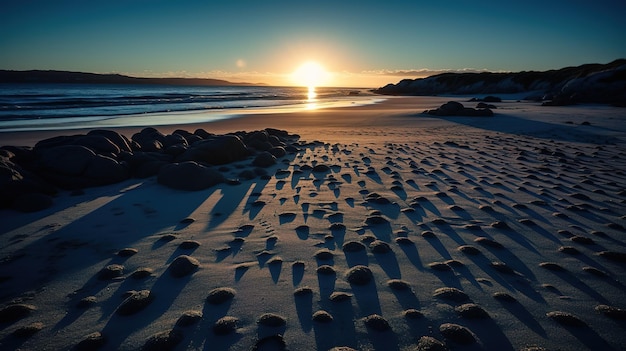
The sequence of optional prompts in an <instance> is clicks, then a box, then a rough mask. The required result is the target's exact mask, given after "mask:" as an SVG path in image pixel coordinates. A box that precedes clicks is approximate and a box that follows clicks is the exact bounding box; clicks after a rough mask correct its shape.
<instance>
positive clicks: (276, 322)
mask: <svg viewBox="0 0 626 351" xmlns="http://www.w3.org/2000/svg"><path fill="white" fill-rule="evenodd" d="M256 322H257V324H260V325H264V326H267V327H282V326H284V325H285V324H287V320H286V319H285V317H283V316H280V315H278V314H274V313H265V314H263V315H261V316H260V317H259V319H257V321H256Z"/></svg>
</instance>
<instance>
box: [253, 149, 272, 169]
mask: <svg viewBox="0 0 626 351" xmlns="http://www.w3.org/2000/svg"><path fill="white" fill-rule="evenodd" d="M275 164H276V157H274V155H272V154H271V153H270V152H268V151H264V152H261V153H260V154H258V155H257V156H256V157H255V158H254V161H252V165H253V166H255V167H270V166H273V165H275Z"/></svg>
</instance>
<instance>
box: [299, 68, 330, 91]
mask: <svg viewBox="0 0 626 351" xmlns="http://www.w3.org/2000/svg"><path fill="white" fill-rule="evenodd" d="M329 77H330V74H329V73H328V72H327V71H326V69H324V67H322V65H320V64H319V63H317V62H314V61H308V62H305V63H303V64H302V65H300V67H298V69H296V70H295V71H294V72H293V73H292V74H291V80H292V81H293V83H294V84H296V85H298V86H303V87H307V88H309V92H310V91H311V88H315V87H318V86H321V85H323V84H325V83H326V82H327V80H328V79H329Z"/></svg>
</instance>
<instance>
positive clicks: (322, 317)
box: [313, 310, 333, 323]
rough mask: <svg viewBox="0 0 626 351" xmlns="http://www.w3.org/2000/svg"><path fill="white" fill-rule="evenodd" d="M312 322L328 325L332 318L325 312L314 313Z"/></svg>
mask: <svg viewBox="0 0 626 351" xmlns="http://www.w3.org/2000/svg"><path fill="white" fill-rule="evenodd" d="M313 321H314V322H317V323H330V322H332V321H333V316H331V315H330V313H328V312H326V311H322V310H320V311H316V312H315V313H313Z"/></svg>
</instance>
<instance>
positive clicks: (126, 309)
mask: <svg viewBox="0 0 626 351" xmlns="http://www.w3.org/2000/svg"><path fill="white" fill-rule="evenodd" d="M153 300H154V295H153V294H152V293H151V292H150V290H140V291H135V292H133V293H132V294H131V295H130V296H128V297H127V298H126V300H124V302H122V303H121V304H120V305H119V307H118V308H117V310H116V313H117V314H119V315H120V316H130V315H132V314H135V313H137V312H139V311H141V310H143V309H144V308H146V307H147V306H148V305H149V304H150V303H151V302H152V301H153Z"/></svg>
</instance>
